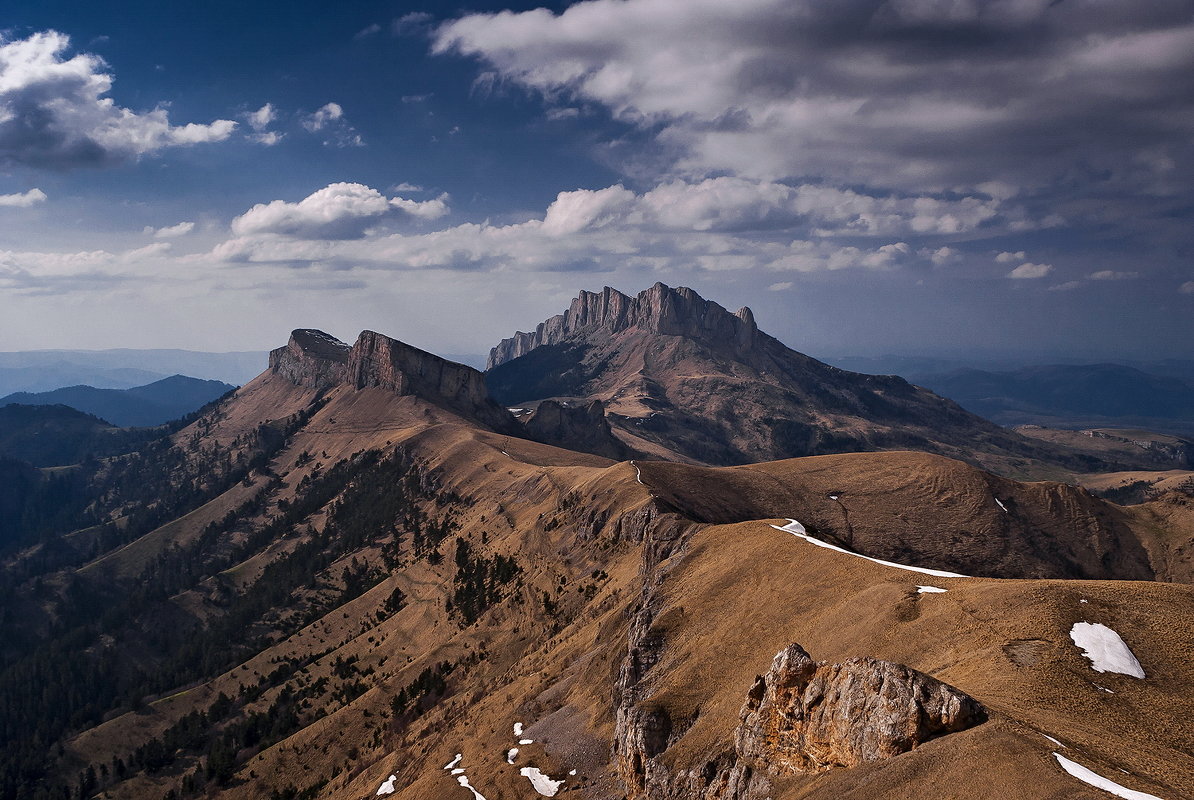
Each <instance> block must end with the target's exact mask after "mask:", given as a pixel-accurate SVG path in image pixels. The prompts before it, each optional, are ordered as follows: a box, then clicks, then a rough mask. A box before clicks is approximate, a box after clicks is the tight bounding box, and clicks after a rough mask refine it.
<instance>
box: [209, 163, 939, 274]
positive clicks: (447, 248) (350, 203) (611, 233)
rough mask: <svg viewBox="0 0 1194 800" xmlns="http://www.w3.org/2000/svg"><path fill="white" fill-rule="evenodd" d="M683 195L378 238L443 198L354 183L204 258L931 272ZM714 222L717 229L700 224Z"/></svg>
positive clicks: (594, 202) (597, 202)
mask: <svg viewBox="0 0 1194 800" xmlns="http://www.w3.org/2000/svg"><path fill="white" fill-rule="evenodd" d="M723 188H724V187H723ZM731 194H732V193H731ZM683 196H684V195H683V193H682V192H677V189H676V187H674V186H673V187H669V189H668V192H666V193H664V194H663V195H655V196H652V195H651V193H650V192H648V193H645V194H642V195H639V194H636V193H635V192H633V191H631V190H629V189H627V188H625V187H624V186H621V185H615V186H610V187H606V188H604V189H598V190H590V189H580V190H576V191H571V192H561V193H560V194H559V195H558V196H557V197H556V199H555V200H554V201H553V202H552V203H551V204H550V205H549V206H548V207H547V209H546V210H545V211H544V213H543V216H542V218H541V219H530V220H527V221H525V222H518V223H512V224H507V225H494V224H490V223H488V222H486V223H480V224H478V223H467V224H463V225H456V226H453V227H449V228H444V229H441V230H436V231H431V232H428V233H417V234H407V233H387V232H384V231H383V230H381V227H380V225H379V222H380V221H381V220H382V219H384V218H385V215H386V214H387V212H388V211H391V210H393V211H395V212H396V211H398V210H404V211H406V213H409V214H412V215H415V216H421V217H423V218H432V217H435V216H438V215H439V214H440V213H441V210H442V211H446V205H444V206H442V207H441V205H440V203H443V202H444V201H445V198H443V197H441V198H437V199H436V200H429V201H424V202H422V203H416V202H415V201H411V200H406V199H403V198H392V199H387V198H385V197H384V196H383V195H382V194H381V193H379V192H377V191H376V190H374V189H371V188H369V187H367V186H362V185H360V184H333V185H332V186H329V187H327V188H326V189H322V190H320V191H319V192H316V193H314V194H312V195H311V196H310V197H308V198H306V199H305V200H303V201H301V202H299V203H286V202H283V201H274V202H272V203H267V204H261V205H258V206H255V207H253V208H252V209H250V210H249V211H248V212H246V213H245V214H244V215H242V216H240V217H238V218H237V219H236V220H234V222H233V225H232V231H233V233H234V234H235V238H233V239H230V240H228V241H226V242H224V243H222V244H220V245H218V246H217V247H216V248H215V250H214V251H213V253H212V255H213V256H214V257H215V258H217V259H219V260H223V261H226V262H237V263H262V264H290V265H303V266H305V265H311V264H322V265H324V266H326V267H328V268H331V269H347V268H353V267H363V268H369V269H410V270H421V269H439V270H490V271H498V272H500V271H507V270H515V271H526V272H533V271H547V272H550V271H576V270H583V271H592V272H601V271H610V270H615V269H622V268H643V269H653V270H667V269H678V270H685V271H692V270H697V271H705V272H719V271H740V270H756V271H764V272H772V273H775V272H779V273H783V272H816V271H825V270H842V269H865V270H894V269H899V268H903V267H907V266H911V265H928V264H929V263H931V260H932V257H933V254H934V252H935V251H933V250H926V249H920V250H918V249H916V248H914V247H912V246H911V245H910V244H908V243H907V242H903V241H896V242H888V243H884V244H879V245H877V246H856V245H847V246H840V245H838V244H836V243H835V242H834V241H833V240H831V239H813V240H810V239H803V238H791V237H790V236H786V237H785V236H784V235H777V232H776V231H772V230H770V229H766V228H764V231H765V233H766V235H756V234H757V231H755V230H751V229H750V227H749V226H747V227H745V228H744V227H743V225H742V220H743V219H748V220H752V221H753V222H752V225H755V226H759V225H766V224H767V223H768V217H767V214H765V213H762V214H760V213H755V212H751V213H749V214H746V213H745V212H744V210H743V209H744V208H745V206H746V205H747V204H745V203H742V202H739V203H738V204H737V205H734V204H731V205H730V213H728V214H727V215H726V217H725V218H720V217H718V216H717V215H716V214H711V213H710V211H709V210H708V209H707V208H706V207H705V205H703V204H702V203H701V202H698V199H699V196H698V197H691V198H687V199H688V200H689V201H691V203H689V204H685V203H679V204H678V203H677V202H675V201H676V198H677V197H681V198H682V197H683ZM764 196H765V197H766V196H768V193H767V192H764ZM661 197H664V198H665V200H661V199H660V198H661ZM710 220H715V221H717V224H708V223H710ZM681 222H683V225H681V224H680V223H681ZM780 283H782V281H780Z"/></svg>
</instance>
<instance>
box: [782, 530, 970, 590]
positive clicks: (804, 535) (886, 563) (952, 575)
mask: <svg viewBox="0 0 1194 800" xmlns="http://www.w3.org/2000/svg"><path fill="white" fill-rule="evenodd" d="M787 520H788V524H787V525H782V526H781V525H772V526H771V527H773V528H775V529H776V530H777V531H783V532H784V533H790V534H792V535H794V536H798V537H800V538H801V539H804V540H805V541H806V542H808V543H810V544H815V545H816V546H817V547H824V548H825V549H827V550H835V551H837V552H839V553H845V554H846V555H848V556H854V557H855V558H862V559H866V560H867V561H870V562H872V563H875V564H879V565H881V566H884V567H894V568H896V569H905V570H908V571H909V572H919V573H921V574H923V575H933V576H935V577H938V578H966V577H969V576H967V575H962V574H959V573H957V572H946V571H945V570H942V569H928V568H926V567H909V566H907V565H905V564H895V563H893V562H891V561H882V560H880V559H878V558H871V557H870V556H864V555H861V554H860V553H851V552H850V551H849V550H846V549H844V548H841V547H838V546H837V545H835V544H830V543H829V542H823V541H821V540H820V539H817V538H814V537H812V536H809V535H808V531H807V530H805V527H804V526H803V525H801V524H800V523H799V522H797V521H796V520H794V519H792V518H790V517H788V518H787Z"/></svg>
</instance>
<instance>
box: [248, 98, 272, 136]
mask: <svg viewBox="0 0 1194 800" xmlns="http://www.w3.org/2000/svg"><path fill="white" fill-rule="evenodd" d="M277 118H278V112H277V109H275V108H274V106H273V104H272V103H266V104H265V105H263V106H262V107H261V108H259V109H257V110H256V111H250V112H248V113H247V114H245V120H246V121H247V122H248V123H249V127H250V128H252V129H253V130H255V131H263V130H265V129H266V128H268V127H269V125H270V123H271V122H273V121H274V120H276V119H277Z"/></svg>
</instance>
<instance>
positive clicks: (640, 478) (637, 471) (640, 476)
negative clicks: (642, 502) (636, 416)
mask: <svg viewBox="0 0 1194 800" xmlns="http://www.w3.org/2000/svg"><path fill="white" fill-rule="evenodd" d="M640 424H641V423H640ZM630 466H632V467H634V479H635V480H636V481H638V482H639V483H643V471H642V470H641V469H639V468H638V464H635V463H634V462H633V461H631V462H630ZM646 485H647V484H645V483H643V486H646Z"/></svg>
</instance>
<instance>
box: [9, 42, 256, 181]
mask: <svg viewBox="0 0 1194 800" xmlns="http://www.w3.org/2000/svg"><path fill="white" fill-rule="evenodd" d="M69 46H70V37H68V36H66V35H65V34H62V33H58V32H57V31H44V32H41V33H35V34H32V35H31V36H29V37H28V38H25V39H15V40H11V41H4V40H0V162H6V163H9V164H19V165H24V166H33V167H50V168H58V169H62V168H69V167H78V166H90V165H96V164H104V163H110V162H114V161H121V160H125V159H130V158H136V157H138V156H141V155H145V154H149V153H154V152H157V151H159V150H162V149H164V148H167V147H178V146H187V145H193V144H200V143H204V142H219V141H223V140H225V139H227V138H228V137H229V135H230V134H231V133H232V131H233V130H235V128H236V123H235V122H233V121H231V120H215V121H214V122H211V123H208V124H203V125H201V124H196V123H189V124H186V125H180V126H175V125H171V124H170V120H169V116H168V115H167V112H166V109H165V108H164V107H162V106H158V107H157V108H154V109H153V110H152V111H146V112H143V113H137V112H134V111H131V110H129V109H127V108H122V107H120V106H118V105H116V104H115V103H114V102H113V101H112V99H111V98H109V97H105V95H107V94H108V92H109V91H110V90H111V88H112V80H113V78H112V75H111V74H110V73H109V72H107V71H106V67H107V65H106V64H104V62H103V60H102V59H101V58H99V57H98V56H95V55H91V54H88V53H79V54H76V55H74V56H71V57H70V58H66V57H65V54H66V51H67V49H68V48H69Z"/></svg>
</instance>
